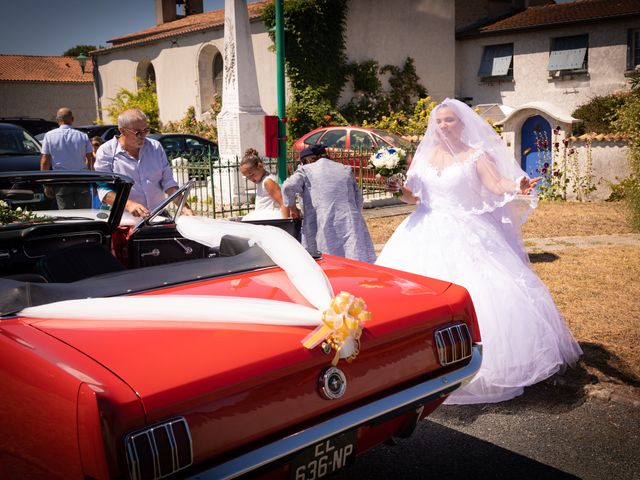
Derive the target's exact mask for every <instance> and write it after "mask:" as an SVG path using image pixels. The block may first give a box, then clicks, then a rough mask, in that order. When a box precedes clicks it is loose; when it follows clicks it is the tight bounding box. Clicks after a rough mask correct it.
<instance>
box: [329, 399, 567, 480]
mask: <svg viewBox="0 0 640 480" xmlns="http://www.w3.org/2000/svg"><path fill="white" fill-rule="evenodd" d="M441 410H442V409H440V411H441ZM417 428H418V431H416V432H415V433H414V435H413V436H412V437H411V438H409V439H406V440H400V441H399V445H398V446H397V447H395V448H394V447H387V446H380V447H378V448H376V449H375V450H373V451H371V452H368V453H366V454H364V455H363V456H361V457H358V459H357V460H356V463H355V464H354V465H353V467H352V468H350V469H348V470H346V471H344V472H342V473H341V474H339V475H337V476H336V477H332V478H339V479H363V478H370V479H389V478H392V479H393V478H395V479H402V480H414V479H415V480H423V479H425V478H446V479H447V480H456V479H464V480H468V479H470V478H517V479H519V480H529V479H531V480H533V479H535V480H538V479H541V478H544V479H559V480H565V479H566V480H569V479H572V480H573V479H577V478H578V477H576V476H574V475H571V474H568V473H566V472H563V471H561V470H558V469H556V468H553V467H551V466H549V465H545V464H543V463H540V462H538V461H536V460H533V459H531V458H527V457H525V456H523V455H520V454H518V453H515V452H512V451H510V450H507V449H505V448H502V447H499V446H497V445H494V444H493V443H491V442H486V441H484V440H480V439H479V438H476V437H474V436H471V435H467V434H465V433H462V432H459V431H457V430H454V429H452V428H448V427H445V426H443V425H440V424H438V423H435V422H430V421H426V422H420V423H419V424H418V427H417Z"/></svg>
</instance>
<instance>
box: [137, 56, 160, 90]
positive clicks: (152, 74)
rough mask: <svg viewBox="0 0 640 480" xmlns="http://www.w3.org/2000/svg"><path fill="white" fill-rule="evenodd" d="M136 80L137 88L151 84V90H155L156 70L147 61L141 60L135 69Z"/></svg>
mask: <svg viewBox="0 0 640 480" xmlns="http://www.w3.org/2000/svg"><path fill="white" fill-rule="evenodd" d="M136 80H137V82H138V88H140V87H142V86H144V85H147V84H149V83H151V84H153V89H154V90H155V89H156V70H155V68H153V63H151V62H150V61H149V60H143V61H141V62H140V63H139V64H138V68H137V69H136Z"/></svg>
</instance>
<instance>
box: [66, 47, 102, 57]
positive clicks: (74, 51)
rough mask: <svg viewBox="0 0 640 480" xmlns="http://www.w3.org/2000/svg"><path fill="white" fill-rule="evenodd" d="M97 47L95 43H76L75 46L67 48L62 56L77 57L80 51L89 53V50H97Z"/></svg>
mask: <svg viewBox="0 0 640 480" xmlns="http://www.w3.org/2000/svg"><path fill="white" fill-rule="evenodd" d="M97 49H98V47H96V46H95V45H76V46H75V47H72V48H70V49H69V50H66V51H65V52H64V53H63V54H62V56H63V57H77V56H78V55H80V54H81V53H84V54H85V55H87V56H88V55H89V52H92V51H94V50H97Z"/></svg>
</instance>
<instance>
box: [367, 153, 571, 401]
mask: <svg viewBox="0 0 640 480" xmlns="http://www.w3.org/2000/svg"><path fill="white" fill-rule="evenodd" d="M479 153H480V152H476V153H475V154H472V155H470V156H469V157H468V158H467V159H466V160H465V161H462V162H456V163H453V164H451V165H449V166H448V167H445V168H444V169H443V170H442V171H438V170H436V169H435V168H434V167H433V166H431V165H430V164H429V163H428V162H425V166H424V168H422V171H421V172H416V174H414V175H411V176H410V178H409V179H408V180H407V187H408V188H409V189H410V190H412V191H413V192H423V193H422V194H421V197H426V198H420V203H419V204H418V207H417V209H416V211H415V212H414V213H413V214H411V215H410V216H409V217H408V218H407V219H406V220H405V221H404V222H402V224H401V225H400V226H399V227H398V228H397V230H396V231H395V233H394V234H393V235H392V237H391V238H390V239H389V241H388V242H387V244H386V245H385V247H384V249H383V250H382V253H381V254H380V256H379V258H378V260H377V262H376V263H377V264H379V265H384V266H387V267H391V268H395V269H399V270H405V271H408V272H412V273H417V274H420V275H425V276H429V277H434V278H438V279H442V280H447V281H451V282H453V283H457V284H459V285H462V286H464V287H465V288H466V289H467V290H468V291H469V293H470V294H471V298H472V299H473V303H474V306H475V309H476V313H477V316H478V321H479V324H480V332H481V336H482V343H483V362H482V367H481V368H480V371H479V373H478V374H477V375H476V376H475V377H474V379H473V380H472V381H471V382H470V383H469V384H467V385H466V386H464V387H463V388H461V389H460V390H458V391H457V392H454V393H453V394H452V395H451V396H450V397H449V398H448V399H447V401H446V402H445V403H454V404H468V403H487V402H500V401H503V400H508V399H510V398H513V397H515V396H517V395H520V394H522V392H523V387H525V386H528V385H532V384H534V383H536V382H539V381H541V380H543V379H545V378H548V377H549V376H551V375H553V374H554V373H556V372H557V371H559V370H560V369H562V368H563V367H564V365H565V364H573V363H575V362H576V361H577V360H578V358H579V356H580V355H581V353H582V351H581V349H580V347H579V346H578V344H577V343H576V341H575V340H574V338H573V336H572V335H571V333H570V332H569V330H568V328H567V326H566V325H565V323H564V320H563V318H562V316H561V315H560V313H559V312H558V310H557V309H556V307H555V305H554V303H553V299H552V298H551V295H550V294H549V291H548V290H547V288H546V287H545V285H544V284H543V283H542V281H541V280H540V279H539V278H538V277H537V276H536V274H535V273H534V272H533V270H531V268H530V266H529V264H528V259H526V255H523V250H522V248H521V247H520V246H519V245H516V244H515V243H514V242H513V241H511V240H510V238H512V237H511V236H510V235H509V234H508V229H505V227H507V225H503V224H502V223H501V217H500V216H499V215H498V214H497V213H498V211H494V212H492V213H483V214H477V213H471V212H469V210H467V209H464V208H462V207H461V205H464V204H467V205H468V204H472V203H473V201H471V199H465V198H463V197H464V195H475V194H474V193H473V192H474V191H478V190H479V185H478V184H479V183H480V181H481V180H480V177H479V175H478V173H477V170H476V162H477V160H478V157H479V156H480V155H479ZM469 187H472V188H469ZM467 200H469V201H467ZM523 257H524V258H523Z"/></svg>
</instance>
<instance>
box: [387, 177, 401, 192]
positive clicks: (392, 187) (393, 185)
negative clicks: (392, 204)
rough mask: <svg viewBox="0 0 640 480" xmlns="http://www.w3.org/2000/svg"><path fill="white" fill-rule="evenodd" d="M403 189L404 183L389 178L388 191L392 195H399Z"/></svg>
mask: <svg viewBox="0 0 640 480" xmlns="http://www.w3.org/2000/svg"><path fill="white" fill-rule="evenodd" d="M401 187H402V181H401V180H400V179H398V178H393V177H389V178H387V191H389V192H391V193H398V192H399V191H400V188H401Z"/></svg>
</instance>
